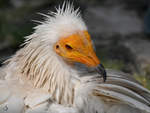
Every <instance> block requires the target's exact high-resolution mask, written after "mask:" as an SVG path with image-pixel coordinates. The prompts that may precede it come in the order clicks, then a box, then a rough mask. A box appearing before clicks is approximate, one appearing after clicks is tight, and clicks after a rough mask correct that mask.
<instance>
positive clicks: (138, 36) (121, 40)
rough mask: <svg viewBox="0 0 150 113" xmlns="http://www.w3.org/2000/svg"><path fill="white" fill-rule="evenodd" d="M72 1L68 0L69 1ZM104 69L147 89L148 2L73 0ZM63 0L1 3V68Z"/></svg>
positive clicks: (149, 54)
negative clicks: (123, 73) (135, 80)
mask: <svg viewBox="0 0 150 113" xmlns="http://www.w3.org/2000/svg"><path fill="white" fill-rule="evenodd" d="M70 1H71V0H70ZM73 2H74V5H75V7H80V9H81V12H82V16H83V18H84V20H85V22H86V24H87V26H88V28H89V32H90V33H91V37H92V39H93V40H94V43H95V45H96V48H97V49H96V52H97V55H98V56H99V58H100V59H101V62H102V63H103V64H104V66H105V67H106V68H110V69H116V70H121V71H123V72H126V73H129V74H131V75H133V77H135V78H136V79H137V80H139V81H140V82H141V83H142V84H143V85H144V86H145V87H147V88H149V89H150V2H149V0H73ZM62 3H63V1H62V0H0V65H2V62H3V61H5V60H6V59H8V58H9V57H10V56H11V55H12V54H14V53H15V52H16V51H17V50H18V49H19V48H21V47H20V44H21V43H23V41H24V37H25V36H28V35H30V34H32V33H33V29H32V28H33V27H34V26H36V24H37V23H35V22H33V21H32V20H39V21H41V20H43V17H42V16H40V15H38V14H37V13H38V12H40V13H45V14H47V13H48V11H49V10H55V7H57V6H58V5H60V4H62Z"/></svg>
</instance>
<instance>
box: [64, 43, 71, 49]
mask: <svg viewBox="0 0 150 113" xmlns="http://www.w3.org/2000/svg"><path fill="white" fill-rule="evenodd" d="M65 47H66V48H67V49H70V50H72V49H73V48H72V47H71V46H70V45H68V44H66V45H65Z"/></svg>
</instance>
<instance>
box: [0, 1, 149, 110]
mask: <svg viewBox="0 0 150 113" xmlns="http://www.w3.org/2000/svg"><path fill="white" fill-rule="evenodd" d="M56 10H57V11H56V12H50V14H49V15H44V14H43V15H44V16H45V21H44V22H41V24H40V25H38V26H36V27H35V32H34V33H33V34H32V35H30V36H28V37H26V42H25V44H24V47H23V48H22V49H20V50H19V51H17V53H16V54H15V55H14V56H12V58H10V59H9V60H7V61H6V62H5V65H4V66H3V67H2V68H1V73H0V79H1V81H0V113H150V91H148V90H147V89H145V88H144V87H142V86H141V85H139V84H138V83H137V82H136V81H135V80H134V79H132V78H131V77H130V76H127V75H126V74H123V73H119V72H114V71H112V70H111V71H109V70H107V73H108V74H107V75H108V78H107V81H106V82H105V83H104V82H103V80H102V78H100V76H99V75H98V74H97V73H96V72H93V73H88V71H87V72H86V73H85V71H83V72H82V70H78V69H76V68H73V67H70V66H69V65H68V64H66V63H65V62H64V60H63V59H62V58H61V57H60V56H58V55H57V54H56V53H55V52H54V50H53V45H54V44H55V43H56V41H58V40H59V37H60V36H68V35H71V34H73V33H74V32H76V31H78V30H87V27H86V25H85V23H84V22H83V20H82V18H81V16H80V13H79V11H78V10H74V9H73V6H72V5H70V4H68V3H64V4H63V6H62V8H60V7H59V8H58V9H56ZM83 68H84V69H85V68H86V67H83ZM86 70H88V69H86Z"/></svg>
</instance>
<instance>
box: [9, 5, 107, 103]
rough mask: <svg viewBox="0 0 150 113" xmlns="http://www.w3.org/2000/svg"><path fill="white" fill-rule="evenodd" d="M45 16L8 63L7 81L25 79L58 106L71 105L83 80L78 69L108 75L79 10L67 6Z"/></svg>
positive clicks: (104, 78) (103, 75) (104, 76)
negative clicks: (74, 94)
mask: <svg viewBox="0 0 150 113" xmlns="http://www.w3.org/2000/svg"><path fill="white" fill-rule="evenodd" d="M42 15H43V16H44V17H45V21H43V22H40V24H39V25H37V26H36V27H35V28H34V29H35V31H34V33H33V34H32V35H30V36H27V37H26V41H25V43H24V47H23V48H22V49H20V50H19V51H17V53H16V54H15V55H14V56H12V58H11V59H9V60H8V65H7V67H8V68H7V69H8V71H7V72H8V74H7V78H11V77H13V76H15V77H16V76H17V77H19V78H20V79H23V78H25V80H23V81H24V82H27V81H29V82H30V83H32V86H33V87H35V88H43V89H45V90H46V91H48V92H50V93H51V94H52V95H53V97H54V98H55V100H58V101H59V103H65V102H66V103H71V101H72V99H71V98H72V97H73V92H74V86H75V84H76V82H77V81H78V82H79V81H80V74H79V71H81V70H80V69H79V68H75V67H76V66H77V67H78V66H79V65H84V66H83V67H87V68H92V69H93V70H94V71H95V72H97V73H99V77H100V76H102V77H103V80H104V81H105V80H106V72H105V69H104V67H103V65H102V64H101V63H100V60H99V59H98V57H97V56H96V54H95V51H94V49H93V48H94V47H93V43H92V40H91V37H90V34H89V33H88V29H87V26H86V25H85V23H84V21H83V20H82V18H81V15H80V12H79V10H78V9H77V10H74V8H73V6H72V5H70V4H67V3H64V4H63V6H62V7H58V8H57V9H56V12H50V13H49V14H48V15H45V14H42ZM77 64H78V65H77ZM81 67H82V66H81ZM10 72H11V74H10ZM12 73H13V74H12ZM86 75H90V74H85V75H84V76H86ZM91 76H92V75H91ZM69 98H70V99H69Z"/></svg>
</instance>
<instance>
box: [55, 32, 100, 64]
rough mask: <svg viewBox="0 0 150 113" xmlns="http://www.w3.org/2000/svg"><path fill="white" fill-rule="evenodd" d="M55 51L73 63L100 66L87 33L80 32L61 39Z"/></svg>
mask: <svg viewBox="0 0 150 113" xmlns="http://www.w3.org/2000/svg"><path fill="white" fill-rule="evenodd" d="M54 50H55V52H56V53H57V54H58V55H60V56H62V57H63V58H64V59H67V60H69V61H71V62H79V63H82V64H85V65H87V66H89V67H96V66H97V65H99V64H100V61H99V59H98V57H97V56H96V54H95V52H94V49H93V45H92V41H91V38H90V35H89V33H88V32H87V31H79V32H76V33H74V34H72V35H70V36H68V37H61V38H60V40H59V41H58V42H56V44H55V45H54Z"/></svg>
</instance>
